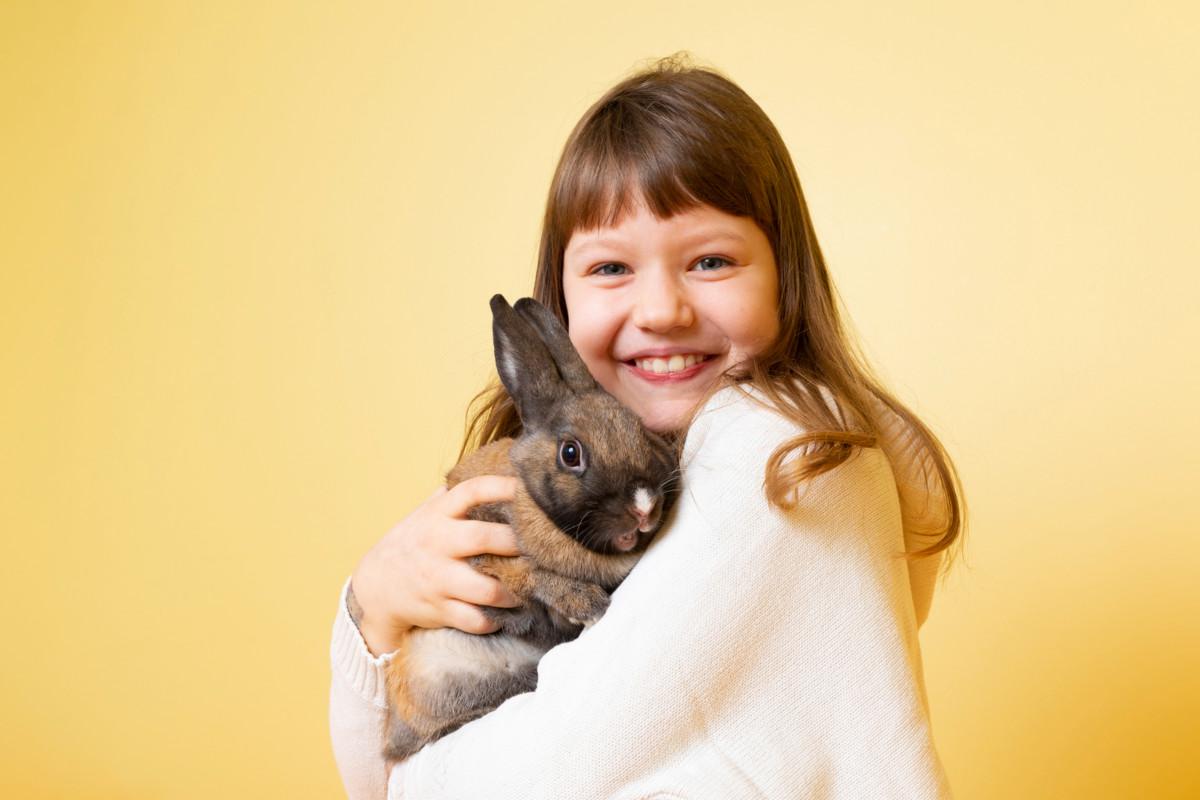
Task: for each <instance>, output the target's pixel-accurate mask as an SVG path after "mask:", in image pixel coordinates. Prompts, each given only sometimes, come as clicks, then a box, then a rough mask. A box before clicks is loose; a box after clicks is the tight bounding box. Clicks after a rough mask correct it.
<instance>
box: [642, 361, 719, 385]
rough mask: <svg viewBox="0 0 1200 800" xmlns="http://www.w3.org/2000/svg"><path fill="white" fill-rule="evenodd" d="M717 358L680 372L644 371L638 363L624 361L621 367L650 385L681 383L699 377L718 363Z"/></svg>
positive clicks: (698, 363)
mask: <svg viewBox="0 0 1200 800" xmlns="http://www.w3.org/2000/svg"><path fill="white" fill-rule="evenodd" d="M716 360H717V358H716V356H709V357H708V358H706V359H704V360H703V361H700V362H697V363H695V364H693V365H692V366H690V367H688V368H687V369H685V370H680V371H679V372H661V373H660V372H650V371H648V370H644V369H642V368H641V367H639V366H638V365H637V363H636V362H635V363H633V364H630V363H629V362H627V361H622V362H621V366H623V367H625V368H626V369H628V370H629V371H630V372H632V373H633V374H634V375H636V376H637V377H639V378H641V379H642V380H644V381H649V382H650V383H679V382H680V381H686V380H689V379H691V378H693V377H695V376H696V375H698V374H699V373H700V372H701V371H702V370H703V369H704V368H705V367H707V366H708V365H709V364H711V363H713V362H714V361H716Z"/></svg>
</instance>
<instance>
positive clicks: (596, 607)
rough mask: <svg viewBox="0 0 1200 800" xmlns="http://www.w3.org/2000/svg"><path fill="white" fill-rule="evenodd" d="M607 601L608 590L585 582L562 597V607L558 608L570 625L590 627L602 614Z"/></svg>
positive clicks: (606, 608)
mask: <svg viewBox="0 0 1200 800" xmlns="http://www.w3.org/2000/svg"><path fill="white" fill-rule="evenodd" d="M608 602H609V600H608V592H606V591H604V589H602V588H601V587H599V586H597V585H595V584H586V585H584V586H581V587H580V588H579V590H578V591H575V592H572V593H570V594H568V595H567V596H565V597H564V598H562V607H561V608H559V609H558V610H559V612H560V613H562V615H563V616H565V617H566V618H567V619H568V620H569V621H570V622H571V624H572V625H582V626H583V627H585V628H590V627H591V626H592V625H594V624H595V623H596V620H598V619H600V617H602V616H604V612H605V611H607V610H608Z"/></svg>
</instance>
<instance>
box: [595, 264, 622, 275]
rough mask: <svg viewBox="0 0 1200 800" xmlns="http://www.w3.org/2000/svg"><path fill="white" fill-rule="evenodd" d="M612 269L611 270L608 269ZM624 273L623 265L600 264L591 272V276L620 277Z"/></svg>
mask: <svg viewBox="0 0 1200 800" xmlns="http://www.w3.org/2000/svg"><path fill="white" fill-rule="evenodd" d="M610 267H611V268H612V269H611V270H610V269H609V268H610ZM624 271H625V265H624V264H613V263H608V264H601V265H600V266H598V267H596V268H595V269H594V270H592V274H593V275H621V274H622V273H624Z"/></svg>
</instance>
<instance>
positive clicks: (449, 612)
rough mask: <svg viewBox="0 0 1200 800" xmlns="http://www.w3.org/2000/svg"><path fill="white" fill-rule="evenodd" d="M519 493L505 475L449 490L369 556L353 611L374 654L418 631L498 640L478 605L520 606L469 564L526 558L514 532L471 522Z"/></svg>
mask: <svg viewBox="0 0 1200 800" xmlns="http://www.w3.org/2000/svg"><path fill="white" fill-rule="evenodd" d="M516 488H517V479H516V478H512V477H504V476H500V475H480V476H478V477H475V478H470V479H468V480H465V481H463V482H462V483H459V484H456V485H455V487H454V488H453V489H449V490H447V489H446V487H445V486H443V487H441V488H439V489H438V490H437V491H436V492H434V493H433V495H431V496H430V497H429V499H428V500H426V501H425V502H424V503H422V504H421V505H420V506H418V507H417V508H416V509H415V510H414V511H413V512H412V513H411V514H409V515H408V516H407V517H405V518H404V519H403V520H401V521H400V522H399V523H398V524H397V525H396V527H394V528H392V530H391V531H389V532H388V533H387V535H385V536H384V537H383V538H382V539H380V540H379V541H378V542H377V543H376V544H375V546H374V547H372V548H371V549H370V551H368V552H367V554H366V555H365V556H363V559H362V561H360V562H359V564H358V567H357V568H355V570H354V574H353V575H352V576H351V578H350V587H351V594H352V599H351V602H350V605H351V608H352V613H354V612H358V613H357V614H355V617H356V618H355V622H357V623H358V626H359V630H360V631H361V632H362V634H363V638H364V639H365V640H366V642H367V647H368V649H370V651H371V653H372V654H373V655H376V656H378V655H379V654H381V653H390V652H391V651H393V650H395V649H396V648H397V647H398V646H399V638H400V634H402V633H403V632H404V631H406V630H408V629H409V628H412V627H414V626H415V627H421V628H458V629H459V630H461V631H466V632H467V633H491V632H492V631H494V630H496V628H497V625H496V624H495V623H494V622H492V621H490V620H488V619H487V617H485V616H484V615H483V612H481V611H480V610H479V609H478V608H476V607H475V606H476V605H487V606H500V607H508V608H511V607H513V606H517V605H519V604H520V601H519V600H518V599H517V598H516V597H514V596H513V595H512V593H511V592H509V591H508V589H506V588H505V587H504V585H503V584H502V583H500V581H498V580H496V579H495V578H492V577H489V576H487V575H483V574H482V573H479V572H477V571H476V570H475V569H474V568H473V567H471V566H470V565H469V564H467V563H466V561H464V560H463V559H465V558H468V557H470V556H474V555H479V554H481V553H494V554H496V555H501V556H515V555H519V554H520V552H519V551H518V550H517V544H516V539H515V538H514V537H513V533H512V528H511V527H510V526H508V525H504V524H501V523H496V522H480V521H478V520H471V519H467V518H466V513H467V511H468V509H470V508H472V507H473V506H477V505H481V504H483V503H492V502H500V501H511V500H512V499H513V495H514V494H515V493H516ZM355 601H357V603H356V602H355Z"/></svg>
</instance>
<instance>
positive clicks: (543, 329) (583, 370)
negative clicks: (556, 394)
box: [513, 297, 599, 392]
mask: <svg viewBox="0 0 1200 800" xmlns="http://www.w3.org/2000/svg"><path fill="white" fill-rule="evenodd" d="M513 309H514V310H515V311H516V312H517V313H518V314H520V315H521V316H522V317H523V318H524V319H525V320H526V321H527V322H528V323H529V324H530V325H532V326H533V327H534V329H535V330H536V331H537V332H538V335H539V336H541V337H542V341H543V342H544V343H545V345H546V348H547V349H548V350H549V351H550V355H551V357H552V358H553V359H554V363H555V365H556V366H557V367H558V372H559V375H561V376H562V379H563V380H564V381H565V382H566V384H567V386H569V387H570V388H571V390H572V391H574V392H593V391H596V389H597V388H599V387H598V385H597V383H596V379H595V378H593V377H592V373H590V372H588V368H587V365H586V364H584V363H583V359H582V358H580V357H579V351H577V350H576V349H575V345H573V344H571V337H570V336H569V335H568V334H567V329H566V328H564V327H563V326H562V323H561V322H559V321H558V317H556V316H554V313H553V312H552V311H551V310H550V309H548V308H546V307H545V306H544V305H542V304H541V303H539V302H538V301H537V300H534V299H533V298H532V297H522V298H521V299H520V300H518V301H517V302H516V304H515V305H514V306H513Z"/></svg>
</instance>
